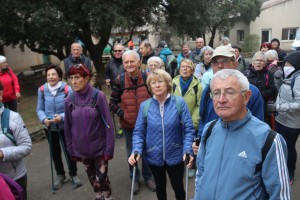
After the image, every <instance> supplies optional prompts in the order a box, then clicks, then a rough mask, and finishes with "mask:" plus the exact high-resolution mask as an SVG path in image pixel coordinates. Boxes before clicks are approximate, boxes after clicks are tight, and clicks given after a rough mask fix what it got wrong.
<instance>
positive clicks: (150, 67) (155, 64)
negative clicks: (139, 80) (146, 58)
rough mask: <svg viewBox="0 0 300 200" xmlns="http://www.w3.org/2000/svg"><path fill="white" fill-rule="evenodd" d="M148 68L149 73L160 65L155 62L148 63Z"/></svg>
mask: <svg viewBox="0 0 300 200" xmlns="http://www.w3.org/2000/svg"><path fill="white" fill-rule="evenodd" d="M148 67H149V69H150V71H153V70H155V69H160V68H161V66H160V64H159V63H158V62H156V61H150V62H149V65H148Z"/></svg>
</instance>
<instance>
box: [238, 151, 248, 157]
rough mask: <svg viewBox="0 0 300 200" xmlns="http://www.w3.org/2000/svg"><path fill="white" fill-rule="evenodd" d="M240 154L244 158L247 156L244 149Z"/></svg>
mask: <svg viewBox="0 0 300 200" xmlns="http://www.w3.org/2000/svg"><path fill="white" fill-rule="evenodd" d="M238 156H239V157H242V158H247V154H246V151H242V152H241V153H239V154H238Z"/></svg>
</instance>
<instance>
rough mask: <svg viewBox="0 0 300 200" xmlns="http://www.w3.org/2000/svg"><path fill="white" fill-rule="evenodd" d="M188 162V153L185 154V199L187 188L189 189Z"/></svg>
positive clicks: (186, 197)
mask: <svg viewBox="0 0 300 200" xmlns="http://www.w3.org/2000/svg"><path fill="white" fill-rule="evenodd" d="M189 162H190V154H188V153H186V154H185V200H187V199H188V189H189V168H188V167H187V165H188V164H189Z"/></svg>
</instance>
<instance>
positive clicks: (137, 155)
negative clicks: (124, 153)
mask: <svg viewBox="0 0 300 200" xmlns="http://www.w3.org/2000/svg"><path fill="white" fill-rule="evenodd" d="M135 157H136V158H135ZM140 157H141V155H140V154H133V153H132V154H131V155H130V157H129V158H128V163H129V164H130V165H132V166H134V165H135V164H136V163H137V162H138V161H139V159H140Z"/></svg>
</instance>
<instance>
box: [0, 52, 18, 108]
mask: <svg viewBox="0 0 300 200" xmlns="http://www.w3.org/2000/svg"><path fill="white" fill-rule="evenodd" d="M0 81H1V83H2V85H3V97H2V98H3V104H4V106H5V107H8V108H9V109H10V110H12V111H15V112H17V98H20V97H21V93H20V85H19V81H18V78H17V76H16V75H15V74H14V72H13V71H12V69H11V68H10V67H8V64H7V62H6V57H4V56H1V55H0Z"/></svg>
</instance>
